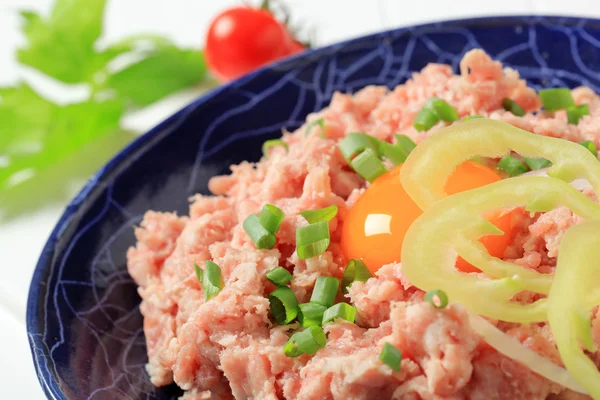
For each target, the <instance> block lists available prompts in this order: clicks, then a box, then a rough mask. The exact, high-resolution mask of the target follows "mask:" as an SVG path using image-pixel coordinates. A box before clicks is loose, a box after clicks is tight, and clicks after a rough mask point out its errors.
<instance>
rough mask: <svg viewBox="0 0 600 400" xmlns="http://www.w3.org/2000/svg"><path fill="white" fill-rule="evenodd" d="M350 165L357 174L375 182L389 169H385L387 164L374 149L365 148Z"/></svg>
mask: <svg viewBox="0 0 600 400" xmlns="http://www.w3.org/2000/svg"><path fill="white" fill-rule="evenodd" d="M350 166H351V167H352V169H354V171H356V173H357V174H359V175H360V176H362V177H363V178H365V179H366V180H368V181H369V182H373V181H374V180H375V179H377V178H379V177H380V176H381V175H383V174H385V173H386V172H387V169H385V166H384V165H383V163H382V162H381V160H380V159H379V157H378V155H377V153H376V152H375V150H373V149H365V150H364V151H363V152H362V153H360V154H359V155H357V156H356V157H354V159H353V160H352V161H351V162H350Z"/></svg>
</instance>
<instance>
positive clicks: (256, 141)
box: [27, 17, 600, 400]
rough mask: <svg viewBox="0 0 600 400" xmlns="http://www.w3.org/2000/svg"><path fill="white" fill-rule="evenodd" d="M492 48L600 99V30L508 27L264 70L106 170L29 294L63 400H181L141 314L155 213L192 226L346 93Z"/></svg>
mask: <svg viewBox="0 0 600 400" xmlns="http://www.w3.org/2000/svg"><path fill="white" fill-rule="evenodd" d="M475 47H481V48H483V49H485V50H486V51H487V52H488V53H489V54H490V55H492V56H493V57H494V58H496V59H498V60H500V61H502V62H504V63H505V64H506V65H507V66H510V67H513V68H515V69H517V70H519V71H520V72H521V75H522V76H523V77H524V78H526V79H527V80H528V81H529V82H530V84H532V85H533V86H535V87H537V88H541V87H543V86H569V87H574V86H578V85H587V86H590V87H591V88H593V89H594V90H596V91H599V90H600V21H599V20H590V19H578V18H558V17H502V18H497V17H495V18H482V19H469V20H460V21H447V22H440V23H434V24H428V25H421V26H416V27H410V28H403V29H398V30H393V31H389V32H384V33H379V34H375V35H371V36H367V37H363V38H359V39H355V40H351V41H348V42H344V43H341V44H336V45H333V46H330V47H326V48H323V49H318V50H314V51H308V52H306V53H304V54H302V55H300V56H297V57H295V58H293V59H290V60H286V61H283V62H281V63H278V64H276V65H272V66H269V67H267V68H264V69H262V70H260V71H258V72H256V73H253V74H251V75H249V76H246V77H244V78H242V79H240V80H238V81H236V82H233V83H232V84H230V85H227V86H225V87H222V88H220V89H218V90H216V91H214V92H212V93H210V94H209V95H207V96H204V97H202V98H200V99H198V100H196V101H195V102H194V103H192V104H190V105H189V106H187V107H186V108H184V109H183V110H181V111H179V112H178V113H177V114H175V115H174V116H172V117H171V118H169V119H168V120H166V121H165V122H163V123H162V124H160V125H159V126H157V127H156V128H154V129H153V130H151V131H150V132H148V133H147V134H146V135H144V136H142V137H140V138H139V139H138V140H136V141H135V142H134V143H133V144H131V145H130V146H128V147H127V148H126V149H125V150H123V151H122V152H121V153H119V154H118V155H117V156H116V157H115V158H114V159H113V160H111V161H110V162H109V163H108V164H107V165H106V166H105V167H104V168H102V169H101V170H100V171H99V172H98V173H97V174H96V175H95V176H94V177H93V178H92V179H91V180H90V181H89V182H88V184H87V185H86V186H85V188H84V189H83V190H82V191H81V193H79V195H78V196H77V197H76V198H75V199H73V201H72V202H71V203H70V204H69V205H68V206H67V209H66V210H65V213H64V214H63V216H62V218H61V219H60V221H59V222H58V224H57V226H56V228H55V229H54V231H53V232H52V235H51V236H50V238H49V239H48V242H47V243H46V246H45V248H44V250H43V253H42V255H41V257H40V260H39V262H38V265H37V267H36V270H35V274H34V276H33V280H32V282H31V289H30V292H29V302H28V305H27V330H28V334H29V342H30V345H31V351H32V354H33V361H34V364H35V368H36V370H37V374H38V378H39V380H40V382H41V384H42V386H43V388H44V391H45V392H46V395H47V396H48V398H51V399H95V400H100V399H111V400H114V399H175V398H177V396H178V394H179V391H178V389H177V388H176V387H168V388H161V389H157V388H154V387H153V386H152V385H151V384H150V381H149V380H148V376H147V374H146V372H145V371H144V364H145V362H146V347H145V342H144V333H143V331H142V317H141V315H140V313H139V311H138V303H139V301H140V299H139V297H138V295H137V293H136V287H135V285H134V284H133V282H132V281H131V279H130V278H129V276H128V274H127V270H126V268H125V252H126V250H127V248H128V247H129V246H131V245H133V244H134V236H133V229H132V226H133V225H135V224H137V223H139V222H140V221H141V218H142V215H143V213H144V212H145V211H146V210H148V209H153V210H164V211H172V210H175V211H177V212H179V213H180V214H185V213H187V210H188V202H187V198H188V197H189V196H190V195H192V194H194V193H197V192H200V193H207V182H208V179H209V178H210V177H211V176H213V175H217V174H223V173H227V172H228V166H229V165H230V164H232V163H239V162H241V161H242V160H246V159H249V160H257V159H258V158H259V157H260V155H261V144H262V142H263V141H265V140H266V139H269V138H273V137H278V136H279V135H280V132H281V129H282V128H287V129H288V130H293V129H295V128H297V127H299V126H300V125H301V124H302V121H303V120H304V118H305V116H306V115H307V114H308V113H310V112H312V111H316V110H319V109H321V108H323V107H325V106H326V105H327V104H328V102H329V100H330V99H331V96H332V95H333V93H334V92H335V91H342V92H353V91H356V90H358V89H360V88H362V87H364V86H366V85H386V86H389V87H394V86H396V85H398V84H400V83H402V82H404V81H405V80H406V79H408V78H409V77H410V75H411V73H412V72H414V71H418V70H420V69H421V68H423V67H424V66H425V65H426V64H427V63H430V62H439V63H448V64H450V65H452V66H453V67H454V68H455V69H456V68H457V67H458V63H459V61H460V59H461V57H462V55H463V54H464V53H465V52H466V51H468V50H469V49H472V48H475Z"/></svg>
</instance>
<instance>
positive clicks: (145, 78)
mask: <svg viewBox="0 0 600 400" xmlns="http://www.w3.org/2000/svg"><path fill="white" fill-rule="evenodd" d="M205 76H206V64H205V63H204V56H203V54H202V52H200V51H198V50H181V49H179V48H177V47H175V46H166V47H165V46H162V47H158V48H157V49H156V50H155V51H154V52H152V53H151V54H150V55H149V56H148V57H147V58H145V59H143V60H141V61H140V62H138V63H135V64H133V65H130V66H128V67H125V68H124V69H122V70H121V71H118V72H116V73H114V74H112V75H109V76H108V77H107V80H106V82H105V85H106V87H108V88H111V89H114V90H115V91H116V92H117V95H118V96H120V97H121V98H123V99H127V100H130V101H131V102H133V103H134V104H136V105H139V106H146V105H149V104H152V103H154V102H155V101H157V100H160V99H162V98H163V97H166V96H168V95H170V94H173V93H175V92H177V91H179V90H181V89H185V88H186V87H189V86H191V85H194V84H196V83H198V82H200V81H201V80H202V79H203V78H204V77H205Z"/></svg>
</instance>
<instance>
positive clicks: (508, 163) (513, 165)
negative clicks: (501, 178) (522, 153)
mask: <svg viewBox="0 0 600 400" xmlns="http://www.w3.org/2000/svg"><path fill="white" fill-rule="evenodd" d="M498 169H501V170H502V171H504V172H506V173H507V174H508V176H510V177H513V176H518V175H521V174H524V173H525V172H527V166H526V165H525V164H523V163H522V162H521V161H520V160H519V159H518V158H516V157H513V156H511V155H506V156H504V157H502V159H501V160H500V162H499V163H498Z"/></svg>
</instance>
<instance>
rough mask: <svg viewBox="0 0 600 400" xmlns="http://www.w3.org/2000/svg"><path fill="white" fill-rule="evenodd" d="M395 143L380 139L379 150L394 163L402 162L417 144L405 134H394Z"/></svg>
mask: <svg viewBox="0 0 600 400" xmlns="http://www.w3.org/2000/svg"><path fill="white" fill-rule="evenodd" d="M394 136H395V137H396V143H395V144H391V143H388V142H384V141H380V144H379V152H380V153H381V155H382V156H383V157H385V158H387V159H388V160H390V161H391V162H392V164H394V165H399V164H402V163H403V162H404V161H406V159H407V158H408V156H409V154H410V153H411V151H413V150H414V148H415V147H417V145H416V144H415V142H413V141H412V139H411V138H409V137H408V136H406V135H394Z"/></svg>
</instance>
